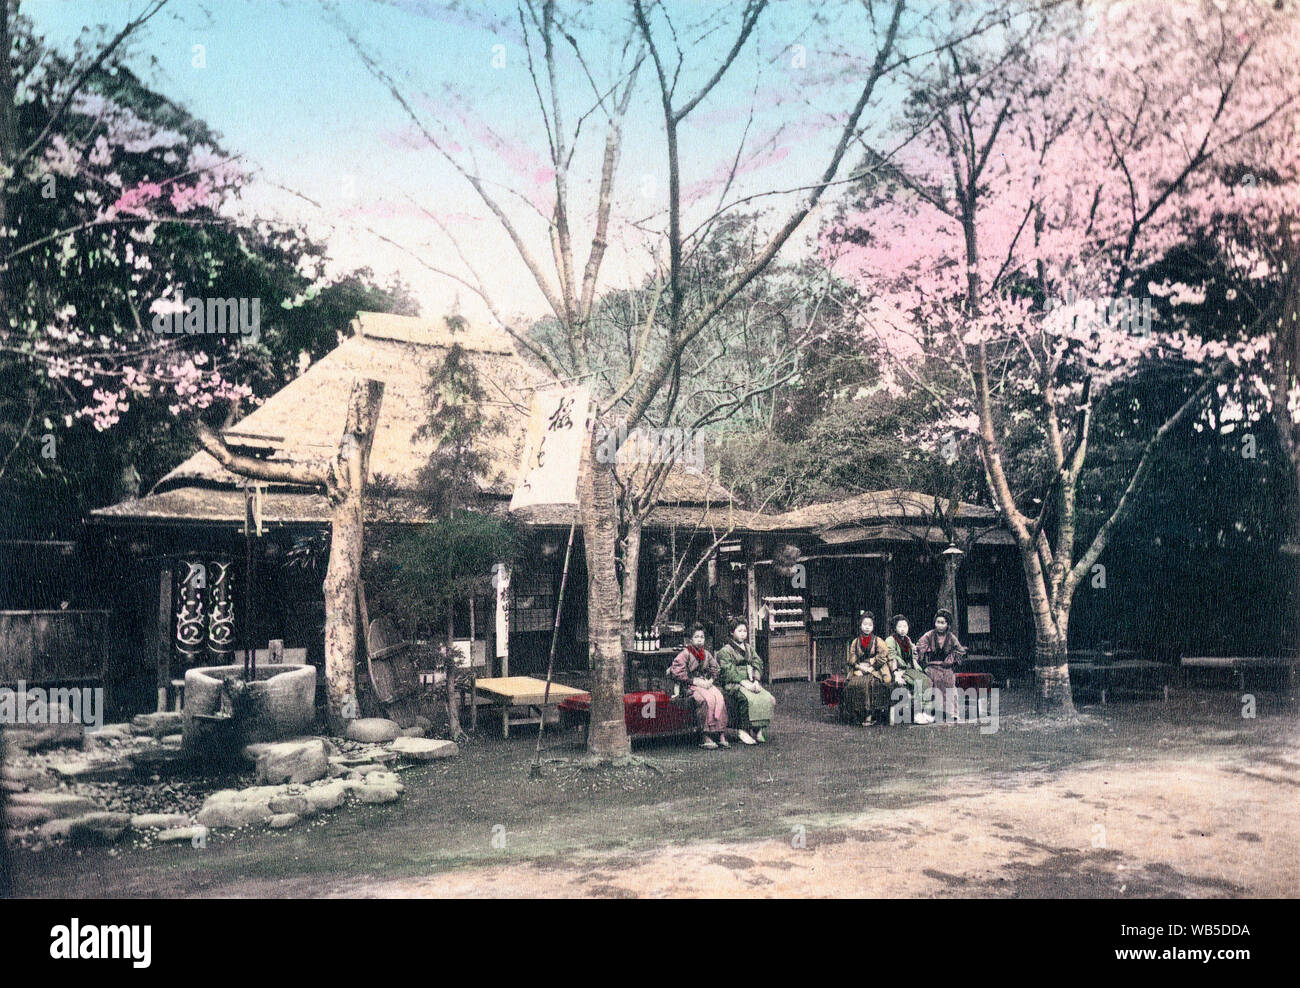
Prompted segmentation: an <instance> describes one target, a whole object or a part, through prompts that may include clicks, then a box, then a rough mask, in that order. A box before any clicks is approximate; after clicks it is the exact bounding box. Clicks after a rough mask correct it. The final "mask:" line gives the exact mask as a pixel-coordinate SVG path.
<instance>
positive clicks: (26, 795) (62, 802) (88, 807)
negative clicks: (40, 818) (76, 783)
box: [9, 792, 98, 820]
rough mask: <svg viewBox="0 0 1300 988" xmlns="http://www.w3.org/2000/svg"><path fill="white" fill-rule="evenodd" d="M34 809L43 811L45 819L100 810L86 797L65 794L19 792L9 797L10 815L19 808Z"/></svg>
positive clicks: (80, 814) (73, 815)
mask: <svg viewBox="0 0 1300 988" xmlns="http://www.w3.org/2000/svg"><path fill="white" fill-rule="evenodd" d="M23 806H27V807H34V808H36V809H39V810H43V811H44V812H45V814H46V816H45V819H46V820H51V819H54V818H68V817H75V816H82V815H84V814H86V813H93V812H95V810H96V809H97V808H98V807H96V806H95V804H94V802H93V801H92V800H90V799H87V798H86V797H85V796H75V795H73V794H72V793H65V792H19V793H14V794H13V795H12V796H10V797H9V813H10V816H11V817H12V816H13V812H14V810H16V809H18V808H19V807H23Z"/></svg>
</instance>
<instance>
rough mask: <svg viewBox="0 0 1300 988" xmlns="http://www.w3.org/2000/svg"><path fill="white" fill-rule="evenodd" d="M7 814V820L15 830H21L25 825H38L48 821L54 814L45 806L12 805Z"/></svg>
mask: <svg viewBox="0 0 1300 988" xmlns="http://www.w3.org/2000/svg"><path fill="white" fill-rule="evenodd" d="M5 816H6V822H7V823H8V825H9V827H10V828H11V829H13V830H21V829H23V828H24V827H38V826H40V825H41V824H44V823H47V822H48V821H49V820H50V818H51V816H53V814H51V813H50V811H49V810H47V809H45V807H43V806H22V805H14V806H10V807H9V809H8V811H7V813H6V814H5Z"/></svg>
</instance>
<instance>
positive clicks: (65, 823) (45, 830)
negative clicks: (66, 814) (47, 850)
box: [36, 820, 72, 840]
mask: <svg viewBox="0 0 1300 988" xmlns="http://www.w3.org/2000/svg"><path fill="white" fill-rule="evenodd" d="M71 826H72V821H71V820H50V821H49V822H48V823H43V824H41V825H40V827H39V828H37V831H36V832H37V833H38V834H39V835H40V836H41V837H42V838H43V839H45V840H56V839H57V840H67V838H68V830H69V828H70V827H71Z"/></svg>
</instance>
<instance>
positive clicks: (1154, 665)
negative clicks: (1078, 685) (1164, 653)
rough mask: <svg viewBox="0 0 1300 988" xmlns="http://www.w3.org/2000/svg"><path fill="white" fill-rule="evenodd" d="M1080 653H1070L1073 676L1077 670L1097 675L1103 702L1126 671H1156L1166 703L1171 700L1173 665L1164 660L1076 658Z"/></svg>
mask: <svg viewBox="0 0 1300 988" xmlns="http://www.w3.org/2000/svg"><path fill="white" fill-rule="evenodd" d="M1079 654H1082V653H1078V652H1071V653H1070V659H1069V663H1070V673H1071V678H1073V674H1074V673H1075V672H1076V671H1077V672H1080V673H1087V674H1093V675H1096V677H1097V678H1098V679H1099V680H1100V684H1099V688H1100V690H1101V702H1102V704H1105V702H1106V693H1107V692H1114V691H1115V689H1116V688H1117V687H1119V685H1120V684H1118V683H1117V682H1116V680H1117V679H1119V678H1120V677H1121V676H1124V675H1125V674H1126V673H1139V674H1145V673H1155V674H1156V678H1157V679H1159V680H1160V682H1159V684H1158V685H1159V687H1160V691H1161V692H1162V693H1163V694H1164V698H1165V702H1166V703H1168V702H1169V673H1170V671H1171V667H1170V666H1167V665H1165V664H1164V663H1163V662H1153V661H1152V660H1150V659H1114V660H1111V661H1105V660H1103V661H1090V660H1089V659H1087V658H1083V659H1080V658H1076V656H1077V655H1079ZM1095 654H1101V655H1104V654H1106V653H1095ZM1130 654H1131V653H1130ZM1083 678H1086V677H1085V676H1081V677H1080V679H1083ZM1137 678H1138V679H1141V678H1143V676H1142V675H1139V676H1138V677H1137Z"/></svg>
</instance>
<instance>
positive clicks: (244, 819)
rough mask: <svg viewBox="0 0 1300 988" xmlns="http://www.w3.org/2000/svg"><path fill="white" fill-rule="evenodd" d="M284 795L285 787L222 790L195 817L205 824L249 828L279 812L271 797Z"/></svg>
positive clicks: (210, 798)
mask: <svg viewBox="0 0 1300 988" xmlns="http://www.w3.org/2000/svg"><path fill="white" fill-rule="evenodd" d="M283 795H284V787H283V786H253V787H252V788H249V789H222V790H221V791H220V792H214V793H213V794H212V795H211V796H209V797H208V798H207V799H206V800H205V801H204V803H203V808H202V809H200V810H199V812H198V814H197V816H196V817H195V819H196V820H197V821H198V822H199V823H200V824H201V825H202V826H204V827H211V828H216V827H233V828H238V827H247V826H250V825H251V824H254V823H266V822H267V821H268V820H270V819H271V817H273V816H275V813H274V812H272V810H271V800H273V799H277V798H278V797H280V796H283Z"/></svg>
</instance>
